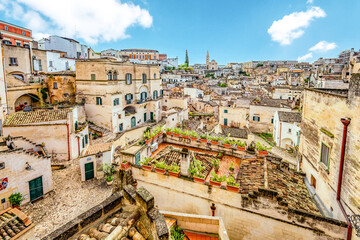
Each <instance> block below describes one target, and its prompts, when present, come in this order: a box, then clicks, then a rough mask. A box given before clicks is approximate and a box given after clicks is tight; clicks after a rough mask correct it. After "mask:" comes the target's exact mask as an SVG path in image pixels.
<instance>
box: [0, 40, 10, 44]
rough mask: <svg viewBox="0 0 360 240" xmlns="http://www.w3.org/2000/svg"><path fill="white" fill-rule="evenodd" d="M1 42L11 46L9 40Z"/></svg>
mask: <svg viewBox="0 0 360 240" xmlns="http://www.w3.org/2000/svg"><path fill="white" fill-rule="evenodd" d="M2 42H3V44H9V45H11V44H12V43H11V42H10V41H9V40H3V41H2Z"/></svg>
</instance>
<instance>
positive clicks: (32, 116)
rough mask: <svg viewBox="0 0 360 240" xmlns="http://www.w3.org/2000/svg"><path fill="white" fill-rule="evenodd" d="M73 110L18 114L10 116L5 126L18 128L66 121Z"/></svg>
mask: <svg viewBox="0 0 360 240" xmlns="http://www.w3.org/2000/svg"><path fill="white" fill-rule="evenodd" d="M71 111H72V109H69V108H67V109H57V110H40V111H33V112H16V113H13V114H10V115H9V116H8V117H7V118H6V120H5V123H4V126H5V127H6V126H18V125H28V124H32V123H42V122H51V121H59V120H65V119H67V118H68V113H69V112H71Z"/></svg>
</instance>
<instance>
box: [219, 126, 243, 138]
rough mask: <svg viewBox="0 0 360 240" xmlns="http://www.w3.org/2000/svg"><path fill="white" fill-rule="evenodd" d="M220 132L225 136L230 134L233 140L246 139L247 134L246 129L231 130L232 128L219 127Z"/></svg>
mask: <svg viewBox="0 0 360 240" xmlns="http://www.w3.org/2000/svg"><path fill="white" fill-rule="evenodd" d="M221 129H222V132H223V134H224V135H225V136H227V135H228V134H230V137H235V138H245V139H247V138H248V132H247V130H246V129H243V128H232V127H221Z"/></svg>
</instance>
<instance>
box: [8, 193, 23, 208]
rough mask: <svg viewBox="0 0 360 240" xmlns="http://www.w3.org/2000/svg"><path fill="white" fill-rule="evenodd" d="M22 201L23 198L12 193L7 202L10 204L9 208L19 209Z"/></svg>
mask: <svg viewBox="0 0 360 240" xmlns="http://www.w3.org/2000/svg"><path fill="white" fill-rule="evenodd" d="M22 201H24V197H23V195H22V194H21V193H19V192H17V193H12V194H11V195H10V196H9V202H10V203H11V206H13V207H20V205H21V202H22Z"/></svg>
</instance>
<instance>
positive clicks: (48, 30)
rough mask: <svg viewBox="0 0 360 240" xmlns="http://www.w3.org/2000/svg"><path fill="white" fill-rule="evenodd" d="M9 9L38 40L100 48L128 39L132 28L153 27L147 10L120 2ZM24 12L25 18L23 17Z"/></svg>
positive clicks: (42, 1) (92, 0) (36, 0)
mask: <svg viewBox="0 0 360 240" xmlns="http://www.w3.org/2000/svg"><path fill="white" fill-rule="evenodd" d="M5 1H6V0H5ZM7 5H8V6H7V12H6V13H7V14H9V12H10V15H11V16H12V17H13V18H16V16H21V19H19V20H20V21H22V22H23V23H24V25H25V26H26V27H28V28H30V29H32V30H33V35H34V37H35V39H37V37H40V36H46V35H49V34H58V35H62V36H67V37H71V38H82V39H84V40H85V41H86V42H87V43H89V44H96V43H98V42H99V41H105V42H110V41H116V40H118V39H124V38H128V37H129V35H128V34H127V33H126V31H127V29H128V28H129V27H132V26H137V25H138V26H141V27H144V28H149V27H151V26H152V23H153V18H152V16H151V15H150V13H149V12H148V11H147V10H145V9H142V8H140V6H138V5H134V4H133V3H122V2H120V0H101V1H98V0H51V1H50V0H32V1H28V0H16V3H15V4H14V2H13V4H7ZM20 5H22V6H24V8H23V7H21V6H20ZM19 6H20V8H21V9H20V8H19ZM9 9H10V10H9ZM0 10H1V8H0ZM21 11H22V12H24V14H22V15H19V12H21Z"/></svg>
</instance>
